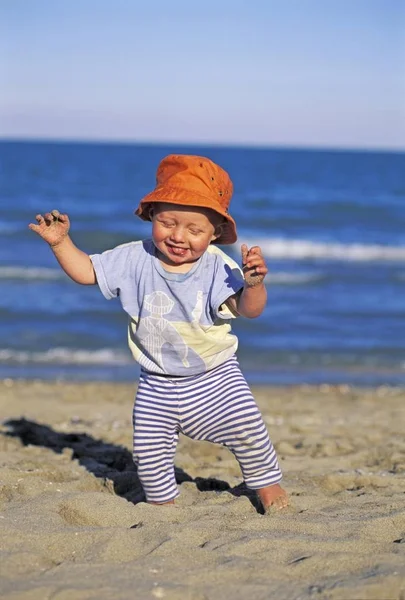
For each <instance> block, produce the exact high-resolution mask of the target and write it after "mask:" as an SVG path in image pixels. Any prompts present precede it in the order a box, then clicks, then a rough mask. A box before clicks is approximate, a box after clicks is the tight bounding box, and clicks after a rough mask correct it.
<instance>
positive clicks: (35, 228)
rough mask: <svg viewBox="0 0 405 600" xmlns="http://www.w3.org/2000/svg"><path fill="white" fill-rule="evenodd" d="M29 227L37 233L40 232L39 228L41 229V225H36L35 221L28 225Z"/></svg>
mask: <svg viewBox="0 0 405 600" xmlns="http://www.w3.org/2000/svg"><path fill="white" fill-rule="evenodd" d="M28 228H29V229H31V230H32V231H35V233H38V232H39V230H40V229H41V228H40V226H39V225H35V223H30V224H29V225H28Z"/></svg>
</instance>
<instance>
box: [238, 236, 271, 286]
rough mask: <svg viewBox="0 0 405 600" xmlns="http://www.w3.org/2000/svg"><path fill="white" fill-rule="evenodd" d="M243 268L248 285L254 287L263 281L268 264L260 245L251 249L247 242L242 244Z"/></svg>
mask: <svg viewBox="0 0 405 600" xmlns="http://www.w3.org/2000/svg"><path fill="white" fill-rule="evenodd" d="M241 250H242V269H243V274H244V276H245V282H246V285H247V286H248V287H254V286H255V285H259V283H262V281H263V279H264V278H265V276H266V274H267V266H266V263H265V261H264V258H263V255H262V251H261V249H260V248H259V246H253V248H251V249H250V250H249V249H248V247H247V246H246V244H242V248H241Z"/></svg>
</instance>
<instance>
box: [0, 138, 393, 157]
mask: <svg viewBox="0 0 405 600" xmlns="http://www.w3.org/2000/svg"><path fill="white" fill-rule="evenodd" d="M3 142H5V143H9V142H11V143H39V144H83V145H96V144H99V145H110V146H156V147H159V146H160V147H168V146H173V145H178V146H185V147H191V148H199V147H203V148H227V149H241V150H242V149H246V150H286V151H293V150H301V151H308V152H353V153H359V152H364V153H372V154H404V153H405V146H404V147H403V148H401V147H399V148H396V147H394V148H389V147H378V146H377V147H365V146H333V145H332V146H320V145H317V144H314V145H311V144H299V143H298V144H283V143H268V144H261V143H255V142H214V141H211V142H210V141H198V140H195V141H184V140H145V139H139V140H136V139H134V140H127V139H119V138H79V137H78V138H73V137H72V138H69V137H68V138H63V137H60V138H59V137H40V136H38V137H36V136H35V137H34V136H32V137H30V136H28V137H22V136H2V135H0V143H3Z"/></svg>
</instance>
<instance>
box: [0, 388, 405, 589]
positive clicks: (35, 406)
mask: <svg viewBox="0 0 405 600" xmlns="http://www.w3.org/2000/svg"><path fill="white" fill-rule="evenodd" d="M134 393H135V385H126V384H116V385H115V384H104V383H95V384H91V383H89V384H69V383H46V382H39V381H38V382H22V381H12V380H4V381H3V382H0V407H1V415H2V421H3V425H2V427H1V431H0V432H1V435H0V460H1V467H0V475H1V491H0V510H1V514H0V538H1V551H0V570H1V572H0V579H1V583H0V597H1V598H2V599H3V600H17V599H18V600H19V599H21V600H47V599H49V600H50V599H52V600H67V599H69V600H90V599H91V600H109V599H114V600H126V599H143V598H145V599H147V598H151V599H154V598H164V599H167V600H177V599H179V600H180V599H181V600H187V599H190V600H191V599H192V600H214V599H215V600H218V599H219V600H222V599H224V600H228V599H229V600H242V599H243V600H245V599H252V600H262V599H277V600H292V599H296V600H298V599H299V600H306V599H316V600H324V599H325V600H326V599H328V600H329V599H330V600H366V599H370V600H372V599H380V600H391V599H392V600H405V440H404V430H405V391H404V390H401V389H396V388H390V387H381V388H378V389H375V390H358V389H353V388H351V387H348V386H339V387H330V386H320V387H307V386H301V387H285V388H256V389H255V390H254V393H255V397H256V399H257V401H258V404H259V406H260V408H261V410H262V412H263V416H264V419H265V421H266V423H267V425H268V428H269V432H270V435H271V438H272V440H273V442H274V444H275V446H276V449H277V452H278V456H279V459H280V463H281V466H282V469H283V472H284V483H283V485H284V487H285V488H286V489H287V490H288V491H289V493H290V494H291V499H292V502H293V504H294V506H293V508H292V509H291V510H289V511H287V512H284V513H278V514H268V515H263V514H260V511H258V506H257V504H256V503H255V499H254V497H252V496H249V493H248V492H247V490H245V489H244V488H243V486H241V478H240V472H239V467H238V465H237V463H236V461H235V459H234V458H233V456H232V455H231V454H230V453H229V452H228V451H227V450H226V449H223V448H221V447H219V446H216V445H212V444H209V443H205V442H195V441H191V440H188V439H187V438H184V437H183V438H181V440H180V444H179V447H178V451H177V455H176V468H177V476H178V481H179V489H180V493H181V495H180V497H179V499H178V500H177V501H176V505H175V506H171V507H156V506H150V505H147V504H145V502H144V501H143V495H142V490H141V487H140V485H139V481H138V480H137V477H136V472H135V470H134V467H133V466H132V461H131V442H132V427H131V414H132V401H133V397H134Z"/></svg>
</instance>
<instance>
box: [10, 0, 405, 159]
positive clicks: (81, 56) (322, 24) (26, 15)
mask: <svg viewBox="0 0 405 600" xmlns="http://www.w3.org/2000/svg"><path fill="white" fill-rule="evenodd" d="M0 56H1V58H0V88H1V91H0V136H1V137H18V138H53V139H55V138H59V139H72V138H73V139H102V140H110V139H111V140H123V141H132V140H134V141H170V142H173V141H179V142H181V141H188V142H206V143H210V142H215V143H232V144H235V143H236V144H244V143H246V144H257V145H288V146H320V147H348V148H350V147H358V148H386V149H390V148H392V149H405V66H404V65H405V2H404V0H204V1H199V2H198V1H195V2H194V1H193V0H187V1H186V0H178V1H176V0H173V1H171V2H169V1H168V0H144V1H141V0H0Z"/></svg>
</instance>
